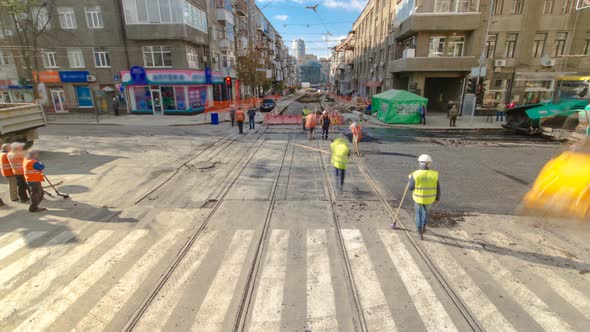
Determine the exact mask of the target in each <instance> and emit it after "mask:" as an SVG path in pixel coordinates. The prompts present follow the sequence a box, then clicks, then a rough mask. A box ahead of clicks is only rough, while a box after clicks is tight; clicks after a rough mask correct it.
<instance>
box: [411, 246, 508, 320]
mask: <svg viewBox="0 0 590 332" xmlns="http://www.w3.org/2000/svg"><path fill="white" fill-rule="evenodd" d="M422 244H423V245H424V246H425V247H426V248H428V249H429V250H428V255H429V256H430V257H431V258H432V260H433V261H434V262H435V263H436V266H438V268H439V269H441V270H442V272H443V273H444V274H445V276H446V278H447V280H448V281H449V282H450V283H451V285H453V289H454V290H455V291H457V292H458V293H459V296H460V297H461V299H462V300H463V301H464V302H465V303H466V304H467V306H468V307H469V310H471V312H472V313H473V314H474V315H475V317H476V318H477V320H478V321H479V322H480V323H481V325H482V327H483V328H484V329H485V330H486V331H516V330H515V329H514V327H513V326H512V325H511V324H510V323H509V322H508V321H507V320H506V318H504V316H503V315H502V313H501V312H500V311H499V310H498V308H497V307H496V305H494V303H492V301H490V299H489V298H488V297H487V296H486V294H485V293H484V292H483V291H482V290H481V288H479V286H478V285H477V283H476V282H475V281H474V280H473V278H471V276H469V274H467V272H466V271H465V269H463V267H462V266H461V265H459V263H457V261H456V260H455V259H453V258H452V257H451V253H450V252H449V251H448V250H446V249H445V248H444V246H443V245H440V244H434V243H433V242H431V241H424V242H422Z"/></svg>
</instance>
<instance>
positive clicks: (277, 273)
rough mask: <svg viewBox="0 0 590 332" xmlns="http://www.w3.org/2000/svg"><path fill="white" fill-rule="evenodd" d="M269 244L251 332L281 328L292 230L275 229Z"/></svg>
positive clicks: (255, 303) (257, 292) (255, 302)
mask: <svg viewBox="0 0 590 332" xmlns="http://www.w3.org/2000/svg"><path fill="white" fill-rule="evenodd" d="M269 242H270V243H269V246H268V251H267V253H266V257H265V260H264V265H263V268H262V274H261V276H260V281H259V283H258V289H257V291H256V300H255V301H254V310H253V312H252V319H251V321H250V328H249V331H278V330H280V328H281V313H282V309H283V292H284V288H285V278H286V274H287V249H288V247H289V231H288V230H284V229H273V230H272V232H271V234H270V241H269Z"/></svg>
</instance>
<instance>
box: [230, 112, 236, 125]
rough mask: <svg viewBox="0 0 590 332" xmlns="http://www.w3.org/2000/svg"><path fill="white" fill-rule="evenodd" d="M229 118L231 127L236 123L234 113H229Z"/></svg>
mask: <svg viewBox="0 0 590 332" xmlns="http://www.w3.org/2000/svg"><path fill="white" fill-rule="evenodd" d="M229 119H230V120H231V126H232V127H233V126H234V124H235V123H236V115H235V113H234V114H232V113H229Z"/></svg>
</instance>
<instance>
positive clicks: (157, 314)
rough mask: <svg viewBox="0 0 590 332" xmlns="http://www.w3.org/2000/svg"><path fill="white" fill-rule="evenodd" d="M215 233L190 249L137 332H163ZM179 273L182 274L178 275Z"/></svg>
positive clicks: (149, 308) (138, 324)
mask: <svg viewBox="0 0 590 332" xmlns="http://www.w3.org/2000/svg"><path fill="white" fill-rule="evenodd" d="M215 235H216V232H215V231H211V232H208V233H204V234H203V235H202V236H201V237H200V238H198V239H197V240H196V241H195V243H193V246H192V247H191V248H190V249H189V251H188V253H187V254H186V256H185V257H184V258H183V259H182V261H181V262H180V263H179V264H178V266H177V268H176V272H175V273H173V274H172V275H171V276H170V279H168V281H167V282H166V283H165V284H164V286H163V287H162V289H160V294H161V295H160V296H158V298H156V299H154V301H153V302H152V303H151V304H150V306H149V307H148V308H147V310H146V311H145V312H144V314H143V315H142V317H141V320H140V321H139V322H138V323H137V325H136V326H135V329H136V330H137V331H161V330H162V329H163V328H164V325H165V324H166V322H167V321H168V318H170V315H171V314H172V311H174V308H175V307H176V305H177V304H178V301H179V300H180V298H181V297H182V295H183V294H184V292H182V291H181V289H182V287H183V286H184V284H185V282H186V281H187V280H188V279H189V278H190V277H191V276H194V274H195V271H196V270H197V269H198V268H199V266H201V263H202V262H203V259H204V258H205V254H206V253H207V251H208V250H209V247H211V245H212V244H213V241H214V240H215ZM177 273H180V275H178V274H177Z"/></svg>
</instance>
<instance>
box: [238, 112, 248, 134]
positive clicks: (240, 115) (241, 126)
mask: <svg viewBox="0 0 590 332" xmlns="http://www.w3.org/2000/svg"><path fill="white" fill-rule="evenodd" d="M245 120H246V115H245V114H244V111H243V110H242V109H241V108H238V110H237V111H236V122H237V123H238V130H239V132H240V134H243V133H244V121H245Z"/></svg>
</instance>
